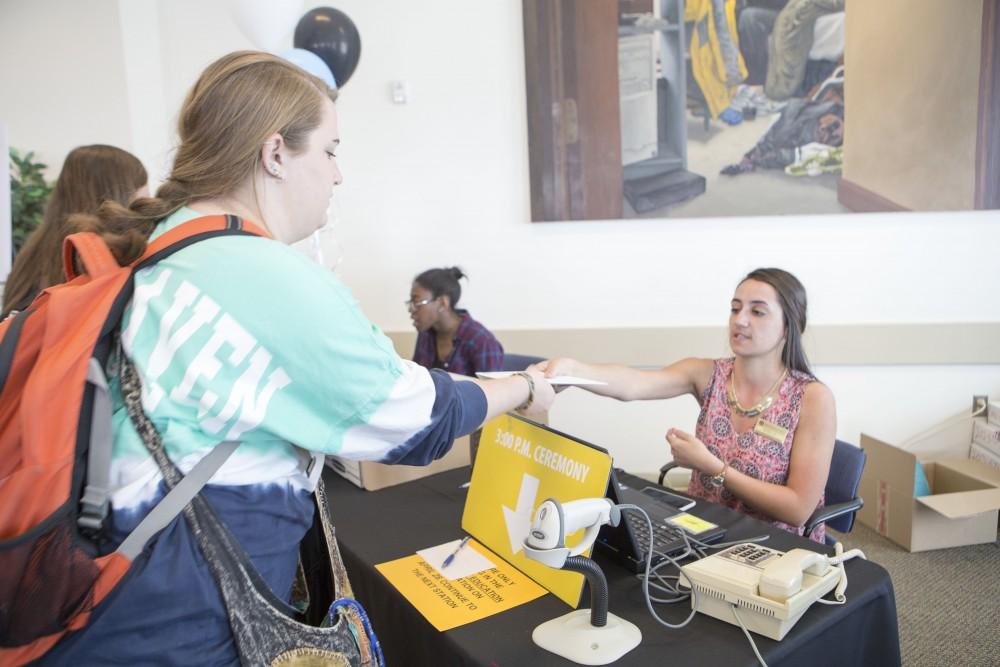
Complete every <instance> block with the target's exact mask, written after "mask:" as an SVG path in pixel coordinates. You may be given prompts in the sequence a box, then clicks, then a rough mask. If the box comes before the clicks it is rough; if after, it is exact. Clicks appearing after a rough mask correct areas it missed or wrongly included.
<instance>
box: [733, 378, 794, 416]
mask: <svg viewBox="0 0 1000 667" xmlns="http://www.w3.org/2000/svg"><path fill="white" fill-rule="evenodd" d="M786 375H788V369H787V368H786V369H785V370H783V371H782V372H781V375H779V376H778V379H777V380H775V381H774V384H772V385H771V388H770V389H768V390H767V392H766V393H765V394H764V396H763V397H762V398H761V399H760V400H759V401H757V403H756V404H755V405H752V406H750V407H749V408H744V407H743V406H742V405H740V401H739V399H737V398H736V369H735V368H734V369H733V370H731V371H729V407H731V408H736V411H737V412H739V413H740V414H742V415H743V416H744V417H756V416H757V415H759V414H760V413H762V412H764V410H767V409H768V408H769V407H771V403H773V402H774V396H773V395H772V394H774V390H775V389H777V388H778V386H779V385H780V384H781V381H782V380H784V379H785V376H786Z"/></svg>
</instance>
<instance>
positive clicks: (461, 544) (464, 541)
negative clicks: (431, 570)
mask: <svg viewBox="0 0 1000 667" xmlns="http://www.w3.org/2000/svg"><path fill="white" fill-rule="evenodd" d="M468 543H469V536H468V535H466V536H465V537H463V538H462V541H461V542H459V543H458V546H457V547H455V550H454V551H452V552H451V553H450V554H448V557H447V558H445V559H444V562H443V563H441V567H442V568H445V567H448V566H449V565H451V562H452V561H453V560H455V556H457V555H458V552H459V551H461V550H462V547H464V546H465V545H466V544H468Z"/></svg>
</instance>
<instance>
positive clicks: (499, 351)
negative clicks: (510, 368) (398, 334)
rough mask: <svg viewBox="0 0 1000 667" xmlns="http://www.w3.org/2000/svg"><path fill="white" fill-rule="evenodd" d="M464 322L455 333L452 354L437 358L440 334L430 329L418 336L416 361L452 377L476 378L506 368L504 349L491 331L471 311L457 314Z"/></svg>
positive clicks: (414, 356) (414, 357)
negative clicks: (477, 374)
mask: <svg viewBox="0 0 1000 667" xmlns="http://www.w3.org/2000/svg"><path fill="white" fill-rule="evenodd" d="M456 312H457V313H458V314H459V315H461V316H462V322H461V324H459V325H458V330H457V331H455V338H454V340H453V341H452V348H451V354H449V355H448V358H447V359H444V360H441V359H438V357H437V332H436V331H434V329H428V330H427V331H423V332H421V333H420V334H419V335H418V336H417V347H416V349H414V351H413V361H415V362H416V363H418V364H420V365H421V366H425V367H427V368H442V369H444V370H446V371H448V372H449V373H457V374H459V375H475V374H476V373H477V372H479V371H498V370H501V368H502V367H503V347H502V346H501V345H500V341H498V340H497V339H496V336H494V335H493V334H491V333H490V331H489V329H487V328H486V327H484V326H483V325H482V324H480V323H479V322H477V321H475V320H474V319H472V316H471V315H469V311H467V310H458V311H456Z"/></svg>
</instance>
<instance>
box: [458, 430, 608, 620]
mask: <svg viewBox="0 0 1000 667" xmlns="http://www.w3.org/2000/svg"><path fill="white" fill-rule="evenodd" d="M610 475H611V456H610V455H609V454H608V453H607V452H605V451H603V450H601V449H598V448H596V447H592V446H590V445H588V444H586V443H584V442H582V441H580V440H576V439H574V438H571V437H569V436H566V435H563V434H561V433H559V432H557V431H553V430H552V429H550V428H547V427H545V426H542V425H540V424H536V423H534V422H531V421H528V420H526V419H521V418H520V417H516V416H514V415H510V414H507V415H502V416H500V417H497V418H496V419H494V420H493V421H491V422H490V423H488V424H486V425H485V426H483V434H482V437H481V438H480V440H479V450H478V452H477V453H476V463H475V467H474V468H473V470H472V483H471V484H470V485H469V496H468V498H467V499H466V501H465V512H464V513H463V514H462V529H463V530H465V532H467V533H469V534H470V535H473V536H475V538H476V539H478V540H479V541H480V542H482V543H483V544H484V545H486V546H487V547H489V548H490V549H492V550H493V551H495V552H496V553H497V554H498V555H499V556H500V557H501V558H503V559H504V560H506V561H507V562H509V563H510V564H512V565H513V566H515V567H516V568H517V569H519V570H520V571H521V572H524V573H525V574H527V575H528V576H530V577H531V578H532V579H534V580H535V581H537V582H538V583H539V584H541V585H542V586H544V587H545V588H547V589H548V590H549V591H551V592H552V593H553V594H555V595H556V597H558V598H559V599H561V600H563V601H564V602H566V604H568V605H570V606H571V607H576V606H577V605H579V603H580V594H581V592H582V591H583V582H584V578H583V575H582V574H578V573H575V572H566V571H563V570H555V569H552V568H550V567H548V566H547V565H542V564H541V563H539V562H537V561H533V560H530V559H529V558H528V557H527V556H525V555H524V549H523V548H522V545H523V543H524V538H525V537H527V535H528V528H529V527H530V526H531V519H532V517H533V516H534V513H535V509H537V508H538V506H539V505H541V504H542V503H543V502H545V501H546V500H547V499H549V498H555V499H556V500H558V501H559V502H563V503H565V502H569V501H571V500H579V499H581V498H595V497H596V498H603V497H604V495H605V493H606V491H607V488H608V477H609V476H610ZM581 537H583V531H582V530H581V531H578V532H577V533H575V534H572V535H567V536H566V546H568V547H572V546H573V545H575V544H576V543H577V542H578V541H579V540H580V538H581ZM583 555H589V551H588V552H586V553H585V554H583Z"/></svg>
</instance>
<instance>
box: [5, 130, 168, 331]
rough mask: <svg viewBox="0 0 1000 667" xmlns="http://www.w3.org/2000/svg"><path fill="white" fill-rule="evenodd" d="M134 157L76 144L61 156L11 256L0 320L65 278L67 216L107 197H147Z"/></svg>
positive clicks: (91, 210) (98, 146) (88, 210)
mask: <svg viewBox="0 0 1000 667" xmlns="http://www.w3.org/2000/svg"><path fill="white" fill-rule="evenodd" d="M148 180H149V178H148V176H147V175H146V168H145V167H143V166H142V162H140V161H139V158H137V157H136V156H134V155H132V154H131V153H129V152H128V151H123V150H122V149H120V148H117V147H115V146H105V145H102V144H95V145H93V146H79V147H77V148H74V149H73V150H71V151H70V152H69V155H67V156H66V160H65V161H64V162H63V166H62V170H61V171H60V172H59V179H58V180H57V181H56V185H55V188H54V189H53V190H52V196H51V197H50V198H49V202H48V204H46V206H45V216H44V218H43V219H42V223H41V224H40V225H39V226H38V228H37V229H35V231H33V232H31V235H30V236H29V237H28V240H27V241H25V242H24V247H23V248H21V251H20V252H19V253H17V257H16V258H15V259H14V266H13V267H12V268H11V271H10V275H9V276H7V284H6V286H5V288H4V293H3V312H4V316H6V314H7V313H9V312H11V311H14V310H24V309H25V308H27V307H28V306H29V305H31V302H32V301H34V299H35V297H36V296H38V293H39V292H41V291H42V290H43V289H45V288H46V287H51V286H52V285H58V284H59V283H61V282H63V281H64V280H65V276H64V274H63V259H62V257H63V239H64V238H66V235H67V234H69V233H70V229H69V226H68V224H67V219H68V218H69V216H70V215H71V214H73V213H94V212H96V211H97V209H98V208H99V207H100V205H101V204H102V203H103V202H104V201H105V200H107V199H110V200H112V201H116V202H118V203H119V204H122V205H123V206H124V205H127V204H128V203H129V201H131V200H132V199H133V198H135V197H145V196H146V195H148V194H149V190H148V185H147V181H148Z"/></svg>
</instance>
